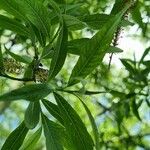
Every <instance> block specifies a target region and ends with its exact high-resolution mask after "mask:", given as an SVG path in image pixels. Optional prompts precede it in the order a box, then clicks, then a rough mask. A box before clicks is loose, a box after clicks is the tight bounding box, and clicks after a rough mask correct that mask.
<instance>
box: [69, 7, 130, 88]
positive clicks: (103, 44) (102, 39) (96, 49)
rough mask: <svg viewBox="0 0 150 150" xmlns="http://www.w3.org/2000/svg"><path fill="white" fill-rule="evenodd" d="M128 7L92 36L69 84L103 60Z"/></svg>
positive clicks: (88, 72) (86, 73) (84, 75)
mask: <svg viewBox="0 0 150 150" xmlns="http://www.w3.org/2000/svg"><path fill="white" fill-rule="evenodd" d="M128 7H129V6H128ZM128 7H126V8H125V9H123V10H122V11H121V12H120V13H118V14H117V15H115V16H114V17H113V18H111V19H110V20H108V22H107V23H106V24H105V25H104V26H103V27H102V28H101V30H100V31H99V32H97V33H96V35H94V36H93V37H92V39H91V40H90V41H89V42H88V43H87V45H86V46H84V47H82V49H83V52H84V53H85V55H81V56H80V57H79V59H78V62H77V63H76V65H75V67H74V69H73V71H72V74H71V77H70V79H69V85H73V84H75V83H78V82H79V81H80V80H81V79H83V78H85V77H86V76H87V75H88V74H90V73H91V72H92V71H93V70H94V69H95V68H96V67H97V66H98V65H99V64H100V63H101V62H102V60H103V57H104V55H105V53H106V50H107V49H108V47H109V45H110V43H111V41H112V38H113V34H114V33H115V31H116V29H117V26H118V24H119V23H120V21H121V18H122V16H123V14H124V12H125V11H126V10H127V8H128Z"/></svg>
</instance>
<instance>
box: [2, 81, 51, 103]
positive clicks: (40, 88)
mask: <svg viewBox="0 0 150 150" xmlns="http://www.w3.org/2000/svg"><path fill="white" fill-rule="evenodd" d="M50 92H52V88H51V87H50V86H49V85H48V84H30V85H25V86H23V87H21V88H18V89H15V90H12V91H10V92H8V93H5V94H3V95H1V96H0V101H14V100H20V99H25V100H28V101H37V100H40V99H42V98H44V97H45V96H47V95H48V94H49V93H50Z"/></svg>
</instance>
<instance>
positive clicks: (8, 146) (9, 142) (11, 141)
mask: <svg viewBox="0 0 150 150" xmlns="http://www.w3.org/2000/svg"><path fill="white" fill-rule="evenodd" d="M27 132H28V128H27V127H26V126H25V124H24V122H22V123H21V124H20V125H19V126H18V127H17V128H16V129H15V130H14V131H13V132H12V133H11V134H10V135H9V136H8V138H7V139H6V141H5V143H4V145H3V147H2V149H1V150H18V149H19V148H20V147H21V145H22V143H23V141H24V139H25V137H26V134H27Z"/></svg>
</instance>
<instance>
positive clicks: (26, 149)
mask: <svg viewBox="0 0 150 150" xmlns="http://www.w3.org/2000/svg"><path fill="white" fill-rule="evenodd" d="M41 133H42V128H39V129H38V130H37V131H36V132H35V133H34V134H33V135H31V136H30V137H29V138H27V140H26V139H25V141H24V143H23V145H22V147H21V148H20V150H33V149H34V148H35V146H36V143H37V142H38V140H39V139H40V137H41Z"/></svg>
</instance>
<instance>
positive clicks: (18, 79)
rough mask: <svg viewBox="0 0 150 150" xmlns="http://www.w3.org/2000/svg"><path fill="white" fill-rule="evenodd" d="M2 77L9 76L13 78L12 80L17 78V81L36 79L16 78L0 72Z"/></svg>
mask: <svg viewBox="0 0 150 150" xmlns="http://www.w3.org/2000/svg"><path fill="white" fill-rule="evenodd" d="M0 76H1V77H4V78H8V79H11V80H16V81H25V82H27V81H34V80H33V79H29V78H15V77H12V76H9V75H7V74H0Z"/></svg>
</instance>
